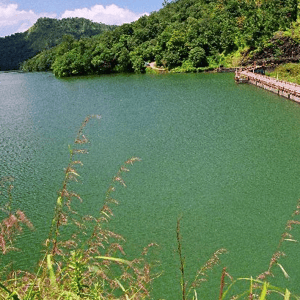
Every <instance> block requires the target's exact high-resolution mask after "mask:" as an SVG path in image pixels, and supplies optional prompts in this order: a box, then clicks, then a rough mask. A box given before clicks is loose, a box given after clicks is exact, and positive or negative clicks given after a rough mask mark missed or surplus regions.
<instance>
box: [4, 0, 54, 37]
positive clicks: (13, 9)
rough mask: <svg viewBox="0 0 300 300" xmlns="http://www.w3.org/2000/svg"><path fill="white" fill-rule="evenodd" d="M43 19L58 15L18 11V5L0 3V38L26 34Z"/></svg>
mask: <svg viewBox="0 0 300 300" xmlns="http://www.w3.org/2000/svg"><path fill="white" fill-rule="evenodd" d="M41 17H50V18H55V17H56V14H48V13H43V14H36V13H35V12H34V11H32V10H29V11H26V10H20V9H18V4H3V3H1V2H0V36H5V35H10V34H13V33H16V32H24V31H26V30H27V29H29V28H30V27H31V26H32V25H33V24H34V23H35V22H36V21H37V19H38V18H41Z"/></svg>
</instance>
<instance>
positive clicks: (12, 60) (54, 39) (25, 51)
mask: <svg viewBox="0 0 300 300" xmlns="http://www.w3.org/2000/svg"><path fill="white" fill-rule="evenodd" d="M114 28H116V26H109V25H105V24H101V23H94V22H91V21H89V20H86V19H83V18H68V19H62V20H57V19H50V18H41V19H39V20H38V21H37V22H36V23H35V24H34V26H32V27H31V28H30V29H29V30H28V31H27V32H24V33H16V34H14V35H11V36H7V37H5V38H0V53H1V55H0V71H4V70H13V69H19V68H20V63H22V62H23V61H24V60H27V59H29V58H31V57H33V56H35V55H36V54H37V53H39V52H41V51H43V50H47V49H50V48H52V47H54V46H56V45H58V44H60V43H61V42H62V41H63V36H64V35H70V37H72V38H74V39H80V38H82V37H91V36H94V35H97V34H101V33H103V32H104V31H108V30H112V29H114Z"/></svg>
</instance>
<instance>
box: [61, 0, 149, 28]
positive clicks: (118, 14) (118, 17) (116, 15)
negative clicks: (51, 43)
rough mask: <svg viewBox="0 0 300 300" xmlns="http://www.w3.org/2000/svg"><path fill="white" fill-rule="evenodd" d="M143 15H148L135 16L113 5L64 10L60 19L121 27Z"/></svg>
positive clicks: (129, 11) (127, 10)
mask: <svg viewBox="0 0 300 300" xmlns="http://www.w3.org/2000/svg"><path fill="white" fill-rule="evenodd" d="M143 15H149V14H148V13H141V14H137V13H134V12H133V11H131V10H129V9H125V8H121V7H118V6H117V5H115V4H112V5H107V6H106V7H104V6H103V5H95V6H93V7H91V8H81V9H75V10H66V11H65V12H64V13H63V14H62V16H61V18H72V17H78V18H86V19H89V20H91V21H93V22H102V23H105V24H107V25H121V24H123V23H131V22H133V21H136V20H137V19H139V18H140V17H141V16H143Z"/></svg>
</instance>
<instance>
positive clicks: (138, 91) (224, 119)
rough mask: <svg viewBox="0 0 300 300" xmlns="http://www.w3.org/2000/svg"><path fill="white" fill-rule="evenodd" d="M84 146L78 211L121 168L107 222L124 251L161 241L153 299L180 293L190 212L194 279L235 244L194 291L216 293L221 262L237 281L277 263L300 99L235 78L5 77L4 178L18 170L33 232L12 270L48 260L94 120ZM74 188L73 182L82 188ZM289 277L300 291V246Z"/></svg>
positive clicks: (0, 76)
mask: <svg viewBox="0 0 300 300" xmlns="http://www.w3.org/2000/svg"><path fill="white" fill-rule="evenodd" d="M90 114H100V115H101V116H102V119H101V121H100V124H99V122H95V121H92V122H91V123H90V124H89V125H88V126H87V128H86V132H85V133H86V135H87V136H88V137H89V139H90V141H91V144H90V145H89V154H88V155H87V156H84V157H82V161H83V163H84V166H83V168H80V170H79V172H80V174H81V175H82V178H81V183H80V184H79V185H78V190H79V191H80V194H81V196H82V198H83V200H84V202H83V204H82V210H83V211H84V212H87V213H91V212H95V211H97V210H98V209H99V208H100V207H101V203H103V199H104V193H105V191H106V189H107V187H108V185H109V183H110V180H111V178H112V177H113V176H114V174H115V173H116V171H117V170H118V168H119V167H120V165H121V164H122V163H123V162H124V161H125V160H126V159H128V158H129V157H131V156H138V157H140V158H141V159H142V162H139V163H137V164H135V165H134V166H132V167H131V172H130V173H128V174H126V183H127V188H126V189H122V188H120V189H119V190H118V192H117V198H118V200H119V201H120V205H119V206H117V207H116V208H115V209H114V213H115V218H114V220H113V221H112V223H111V226H112V229H114V230H116V231H117V232H119V233H121V234H123V236H124V237H125V238H126V240H127V242H126V245H125V252H127V254H128V258H133V257H134V256H135V255H137V254H138V253H140V252H141V251H142V249H143V247H144V246H146V245H148V244H149V243H151V242H156V243H157V244H158V245H159V247H157V248H156V249H155V250H154V252H153V255H154V257H155V259H157V260H159V261H160V262H161V265H160V267H158V268H157V269H156V271H159V272H160V271H162V270H163V273H162V275H161V276H160V278H159V279H157V280H156V281H155V282H154V285H153V298H154V299H160V298H161V299H179V298H180V284H179V275H180V274H179V261H178V257H177V256H178V255H177V253H176V247H177V245H176V221H177V218H178V217H179V216H182V222H181V227H182V228H181V230H182V236H183V251H184V255H185V257H186V268H187V269H186V276H187V279H188V280H189V281H192V279H193V277H194V275H195V273H196V271H197V269H198V268H199V267H200V266H202V265H203V264H204V263H205V262H206V260H207V259H209V257H210V256H211V255H212V253H213V252H214V251H215V250H217V249H219V248H226V249H227V250H228V253H227V254H224V255H222V257H221V261H222V265H221V266H220V267H218V268H216V269H214V270H213V271H212V272H210V273H209V274H210V276H211V279H209V281H208V282H207V283H204V284H203V287H202V289H199V295H198V296H199V299H217V297H218V285H219V279H220V276H221V270H222V267H223V266H226V267H227V270H228V272H229V273H230V274H231V275H232V276H233V277H235V278H237V277H249V276H251V275H252V276H254V277H256V276H257V275H258V274H260V273H261V272H263V271H265V270H266V269H267V268H268V265H269V260H270V258H271V256H272V254H273V253H274V251H275V250H276V247H277V245H278V242H279V239H280V237H281V234H282V233H283V231H284V227H285V224H286V221H287V220H288V219H289V218H290V216H291V214H292V212H293V210H294V209H295V207H296V204H297V201H298V199H299V198H300V186H299V177H300V176H299V175H300V155H299V149H300V106H299V105H298V104H296V103H294V102H291V101H288V100H285V99H284V98H280V97H278V96H277V95H274V94H272V93H270V92H267V91H264V90H261V89H258V88H256V87H254V86H250V85H236V84H235V83H234V75H233V74H180V75H168V74H165V75H160V76H154V75H153V76H152V75H112V76H100V77H83V78H71V79H56V78H55V77H54V76H53V75H52V74H50V73H33V74H30V73H29V74H23V73H0V177H3V176H13V177H14V178H15V182H14V186H15V188H14V192H13V195H14V201H15V205H16V206H18V207H20V208H21V209H23V210H24V211H25V212H26V213H27V215H28V216H29V218H30V219H31V220H32V221H33V223H34V225H35V227H36V230H35V231H34V232H32V233H31V232H25V233H24V235H23V236H22V237H21V238H19V242H18V244H17V245H18V247H19V248H22V249H23V252H22V253H21V254H10V256H9V259H10V260H13V261H14V267H15V268H19V267H24V268H25V267H28V266H29V265H32V263H33V262H34V261H37V260H38V259H39V258H40V254H39V249H41V244H42V242H43V240H44V239H45V237H46V236H47V233H48V230H49V225H50V220H51V218H52V216H53V207H54V204H55V201H56V195H57V191H58V190H59V189H60V187H61V183H62V180H63V176H64V173H63V172H64V171H63V169H64V167H65V166H66V165H67V163H68V145H69V144H72V142H73V140H74V138H75V135H76V132H77V129H78V127H79V126H80V124H81V122H82V121H83V120H84V118H85V117H86V116H87V115H90ZM75 189H76V187H75ZM293 233H294V235H295V237H296V238H297V237H300V234H299V229H298V230H297V229H296V230H294V231H293ZM284 250H285V251H286V254H287V257H286V258H284V259H282V261H281V263H282V264H283V265H284V267H285V268H286V270H287V272H288V273H289V274H290V276H291V278H290V279H289V280H287V279H285V278H284V277H283V275H282V273H281V271H280V270H279V268H278V269H276V268H275V275H276V276H275V278H274V280H272V283H274V284H277V285H279V286H283V287H285V286H287V287H288V288H290V289H292V291H294V292H297V293H299V294H300V284H299V280H300V276H299V271H298V270H300V260H299V254H300V251H299V250H300V249H299V246H298V245H296V244H292V243H290V244H288V245H287V246H286V247H284Z"/></svg>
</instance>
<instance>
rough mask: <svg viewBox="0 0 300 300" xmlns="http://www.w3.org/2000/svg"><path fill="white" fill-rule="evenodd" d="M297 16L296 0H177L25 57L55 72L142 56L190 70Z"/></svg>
mask: <svg viewBox="0 0 300 300" xmlns="http://www.w3.org/2000/svg"><path fill="white" fill-rule="evenodd" d="M296 19H297V0H285V1H282V0H177V1H171V2H168V1H166V0H165V1H164V3H163V8H162V9H161V10H160V11H158V12H153V13H151V14H150V15H149V16H143V17H141V18H140V19H139V20H137V21H136V22H133V23H131V24H124V25H122V26H120V27H118V28H116V29H115V30H113V31H110V32H107V33H105V34H103V35H101V36H97V37H93V38H90V39H81V40H80V41H76V40H74V39H71V38H69V39H65V40H64V41H63V42H62V43H61V44H60V45H58V46H57V47H55V48H53V49H50V50H47V51H45V52H43V53H40V54H39V55H37V56H36V57H35V58H33V59H31V60H29V61H27V62H26V63H25V64H24V65H23V69H24V70H27V71H36V70H49V69H52V70H53V71H54V73H55V75H56V76H71V75H83V74H101V73H109V72H133V71H134V72H144V71H145V62H150V61H156V63H157V65H161V66H164V67H165V68H168V69H169V70H170V69H175V70H176V69H179V70H188V71H195V70H199V69H203V68H206V67H218V66H220V65H222V64H226V62H228V61H230V62H231V63H232V62H233V61H234V59H236V60H238V61H241V60H242V56H243V54H246V55H247V56H248V57H249V55H250V54H251V53H253V51H254V52H255V50H257V51H258V50H259V49H263V48H264V47H265V46H266V45H267V44H268V41H269V39H270V38H272V37H273V35H274V34H275V32H277V31H279V30H286V29H288V28H290V26H291V24H292V22H293V21H296Z"/></svg>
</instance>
